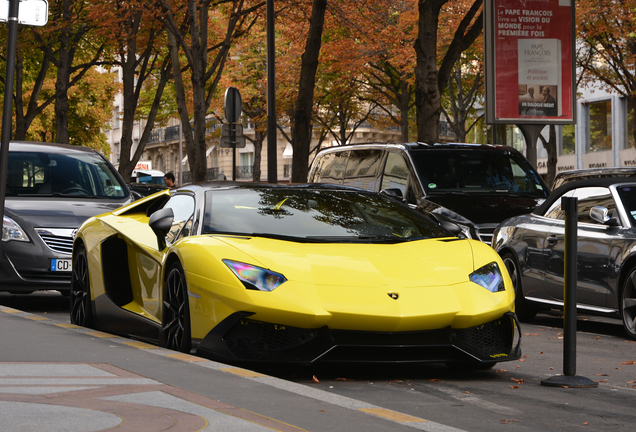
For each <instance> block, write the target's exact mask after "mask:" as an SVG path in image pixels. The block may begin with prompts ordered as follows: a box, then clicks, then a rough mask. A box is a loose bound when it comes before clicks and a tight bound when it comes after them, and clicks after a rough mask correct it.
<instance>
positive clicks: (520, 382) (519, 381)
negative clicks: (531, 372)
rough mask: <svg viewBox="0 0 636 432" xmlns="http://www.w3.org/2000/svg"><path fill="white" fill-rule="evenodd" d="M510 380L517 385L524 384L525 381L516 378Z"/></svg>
mask: <svg viewBox="0 0 636 432" xmlns="http://www.w3.org/2000/svg"><path fill="white" fill-rule="evenodd" d="M510 379H511V380H512V381H514V382H516V383H519V384H523V379H516V378H510Z"/></svg>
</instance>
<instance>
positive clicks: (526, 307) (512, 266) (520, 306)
mask: <svg viewBox="0 0 636 432" xmlns="http://www.w3.org/2000/svg"><path fill="white" fill-rule="evenodd" d="M501 259H502V261H503V262H504V264H505V266H506V269H507V270H508V274H510V279H512V286H513V287H514V289H515V313H516V314H517V318H519V321H522V322H530V321H532V320H533V319H534V317H535V316H537V311H538V310H537V308H535V307H533V306H532V305H530V304H529V303H528V301H527V300H526V299H525V298H524V297H523V289H522V288H521V271H520V269H519V264H517V260H516V259H515V257H514V255H512V254H511V253H510V252H506V253H504V254H502V255H501Z"/></svg>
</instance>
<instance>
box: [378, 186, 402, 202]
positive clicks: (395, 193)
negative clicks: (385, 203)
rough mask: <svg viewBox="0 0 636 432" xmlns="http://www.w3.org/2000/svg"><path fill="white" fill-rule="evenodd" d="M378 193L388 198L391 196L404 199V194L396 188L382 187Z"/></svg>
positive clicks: (400, 199)
mask: <svg viewBox="0 0 636 432" xmlns="http://www.w3.org/2000/svg"><path fill="white" fill-rule="evenodd" d="M380 193H381V194H382V195H385V196H388V197H389V198H393V199H396V200H398V201H404V195H403V194H402V190H401V189H398V188H390V189H382V190H381V191H380Z"/></svg>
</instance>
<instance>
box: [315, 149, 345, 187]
mask: <svg viewBox="0 0 636 432" xmlns="http://www.w3.org/2000/svg"><path fill="white" fill-rule="evenodd" d="M348 156H349V152H348V151H342V152H333V153H326V154H325V155H323V157H322V158H321V159H320V161H319V162H318V167H317V168H316V173H315V174H314V178H313V182H314V183H329V184H342V178H343V177H344V171H345V167H346V166H347V157H348Z"/></svg>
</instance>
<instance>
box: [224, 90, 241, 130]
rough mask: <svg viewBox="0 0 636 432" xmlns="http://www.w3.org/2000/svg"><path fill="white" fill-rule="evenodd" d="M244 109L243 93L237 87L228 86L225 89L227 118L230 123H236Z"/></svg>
mask: <svg viewBox="0 0 636 432" xmlns="http://www.w3.org/2000/svg"><path fill="white" fill-rule="evenodd" d="M241 111H243V101H242V100H241V93H239V91H238V89H237V88H236V87H228V88H227V90H225V118H226V119H227V121H228V123H236V122H237V121H238V120H239V117H240V116H241Z"/></svg>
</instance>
